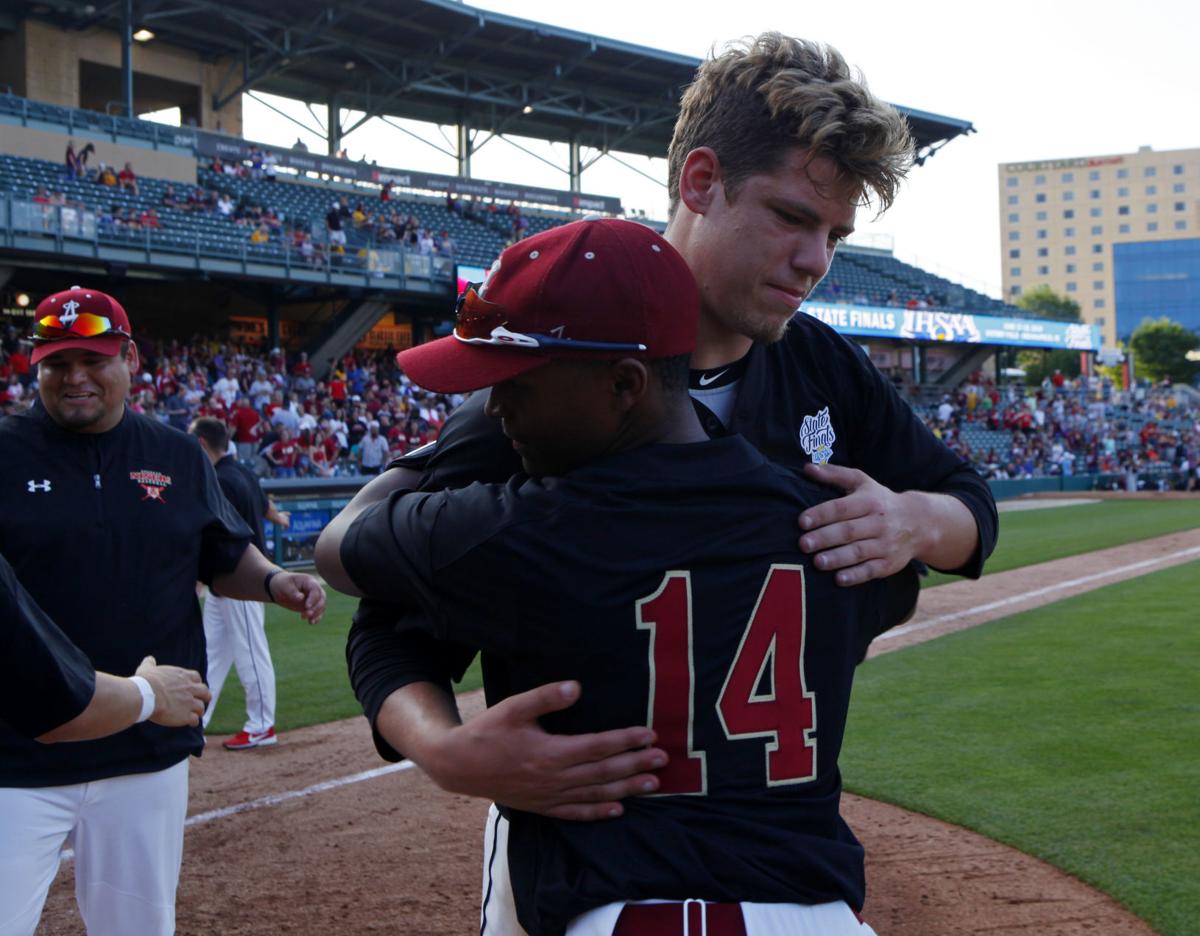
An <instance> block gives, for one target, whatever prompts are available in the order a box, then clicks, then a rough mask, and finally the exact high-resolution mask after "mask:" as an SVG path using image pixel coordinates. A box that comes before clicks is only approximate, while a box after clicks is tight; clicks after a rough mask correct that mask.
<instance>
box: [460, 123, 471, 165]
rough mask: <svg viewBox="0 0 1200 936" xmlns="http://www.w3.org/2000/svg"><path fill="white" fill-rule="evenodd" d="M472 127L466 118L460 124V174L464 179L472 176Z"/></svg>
mask: <svg viewBox="0 0 1200 936" xmlns="http://www.w3.org/2000/svg"><path fill="white" fill-rule="evenodd" d="M471 151H472V146H471V128H470V126H469V125H468V124H467V122H466V121H465V120H464V121H462V122H461V123H459V125H458V174H459V176H460V177H461V178H463V179H469V178H471Z"/></svg>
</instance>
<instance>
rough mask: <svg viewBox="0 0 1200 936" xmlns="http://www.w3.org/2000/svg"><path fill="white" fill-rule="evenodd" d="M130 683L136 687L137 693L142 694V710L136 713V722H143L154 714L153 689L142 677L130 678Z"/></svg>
mask: <svg viewBox="0 0 1200 936" xmlns="http://www.w3.org/2000/svg"><path fill="white" fill-rule="evenodd" d="M129 679H130V681H131V682H132V683H133V684H134V685H135V686H137V687H138V692H140V693H141V694H142V710H141V711H140V712H138V717H137V722H135V723H134V724H137V723H138V722H144V721H145V720H146V719H147V718H149V717H150V716H151V715H153V714H154V706H155V704H156V702H155V698H154V687H153V686H151V685H150V683H149V681H148V680H147V679H146V678H145V677H144V676H130V677H129Z"/></svg>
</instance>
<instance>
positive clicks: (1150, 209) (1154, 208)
mask: <svg viewBox="0 0 1200 936" xmlns="http://www.w3.org/2000/svg"><path fill="white" fill-rule="evenodd" d="M1146 214H1158V204H1157V203H1156V202H1151V203H1150V204H1149V205H1147V206H1146Z"/></svg>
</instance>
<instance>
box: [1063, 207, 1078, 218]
mask: <svg viewBox="0 0 1200 936" xmlns="http://www.w3.org/2000/svg"><path fill="white" fill-rule="evenodd" d="M1063 217H1064V218H1066V219H1067V220H1068V221H1069V220H1070V219H1071V218H1073V217H1075V209H1074V208H1068V209H1067V210H1066V211H1064V212H1063Z"/></svg>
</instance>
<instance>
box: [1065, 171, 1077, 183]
mask: <svg viewBox="0 0 1200 936" xmlns="http://www.w3.org/2000/svg"><path fill="white" fill-rule="evenodd" d="M1062 180H1063V182H1074V181H1075V173H1073V172H1064V173H1063V174H1062Z"/></svg>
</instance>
